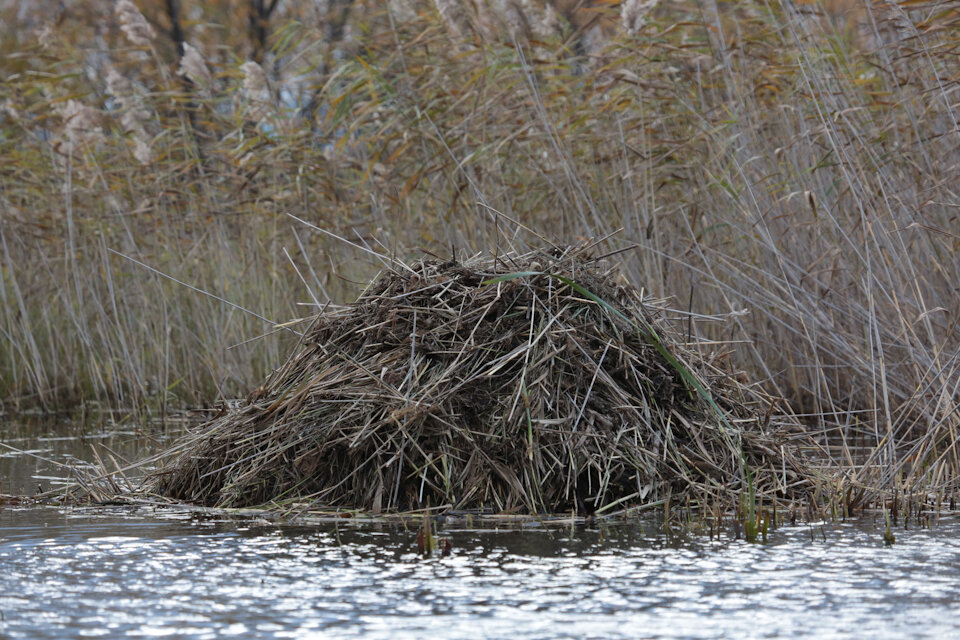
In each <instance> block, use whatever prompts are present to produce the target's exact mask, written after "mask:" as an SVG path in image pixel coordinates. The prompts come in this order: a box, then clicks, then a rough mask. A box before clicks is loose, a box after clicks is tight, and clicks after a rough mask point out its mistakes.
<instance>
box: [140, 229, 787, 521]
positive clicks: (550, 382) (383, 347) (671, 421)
mask: <svg viewBox="0 0 960 640" xmlns="http://www.w3.org/2000/svg"><path fill="white" fill-rule="evenodd" d="M705 348H706V347H704V346H703V345H697V344H692V345H691V344H685V342H684V341H683V339H682V338H681V336H679V335H676V334H675V332H673V331H672V330H671V329H670V327H669V326H668V325H667V323H666V321H665V319H664V307H663V304H662V303H661V302H657V301H653V300H649V299H644V297H643V295H642V293H641V291H639V290H638V289H635V288H633V287H630V286H625V285H623V284H621V283H619V282H618V280H617V278H616V276H615V274H614V273H613V271H612V270H611V269H608V267H607V266H606V265H605V262H604V261H603V260H602V259H601V258H597V257H595V256H593V255H592V253H591V248H590V246H589V245H581V246H579V247H576V248H567V249H559V248H554V249H551V250H548V251H535V252H531V253H528V254H525V255H516V254H508V255H501V256H499V257H494V258H489V257H475V258H472V259H470V260H467V261H465V262H457V261H454V260H451V261H447V262H444V261H441V260H421V261H420V262H418V263H415V264H412V265H407V264H403V263H399V262H397V263H392V264H391V266H390V268H388V269H386V270H385V271H384V272H383V273H382V274H381V275H380V276H379V277H378V278H377V279H376V280H374V281H373V282H372V283H371V284H370V286H369V287H368V288H367V290H366V292H365V293H364V294H363V295H362V296H360V298H359V299H358V300H357V301H356V302H355V303H353V304H350V305H347V306H344V307H338V308H335V309H328V310H326V311H324V312H323V313H321V314H319V315H318V316H317V317H316V318H315V320H314V324H313V325H312V327H311V329H310V330H309V331H308V332H307V334H306V335H305V336H304V339H303V341H302V343H301V345H300V347H299V349H298V352H297V353H296V354H295V355H294V356H293V357H291V358H290V359H289V361H288V362H287V363H286V364H285V365H284V366H283V367H282V368H280V369H278V370H277V371H275V372H274V373H273V374H272V375H271V376H270V377H269V378H268V379H267V381H266V382H265V384H264V385H263V386H261V387H260V388H258V389H257V390H256V391H254V392H253V393H252V394H251V395H250V396H249V397H248V398H247V400H246V401H245V402H244V403H242V404H241V406H240V407H238V408H237V409H235V410H233V411H230V412H226V413H224V414H223V415H221V416H219V417H217V418H215V419H213V420H212V421H210V422H208V423H207V424H205V425H203V426H202V427H201V428H200V429H199V431H198V432H196V433H195V434H193V435H192V436H191V437H189V438H188V439H187V440H185V441H184V442H182V443H180V444H179V445H178V446H177V447H175V448H174V450H173V452H172V453H171V456H172V457H171V458H170V459H168V461H167V463H166V464H165V465H162V467H161V469H160V470H159V471H158V472H157V473H156V475H155V476H154V479H153V485H154V486H153V488H154V489H155V490H156V491H158V492H160V493H162V494H165V495H167V496H169V497H172V498H175V499H179V500H185V501H189V502H194V503H200V504H205V505H217V506H252V505H258V504H264V503H270V502H279V501H286V500H297V501H304V500H312V501H313V502H314V503H315V504H317V505H323V506H335V507H349V508H362V509H367V510H370V511H372V512H374V513H378V512H381V511H383V510H408V509H415V508H421V507H424V506H427V505H432V506H434V507H436V506H442V505H449V506H450V507H453V508H457V509H466V508H487V509H494V510H497V511H509V510H520V511H527V512H533V513H544V512H558V511H561V510H567V509H571V508H575V509H580V510H586V511H587V512H592V511H593V510H600V511H604V510H605V508H609V507H610V506H612V505H614V504H617V505H619V504H622V505H624V506H627V505H631V504H650V503H652V502H655V501H658V500H665V499H667V498H668V496H673V497H674V499H676V500H681V499H684V496H691V495H692V496H694V498H695V499H703V498H705V497H723V496H724V495H727V496H729V495H739V494H738V493H737V492H739V491H741V490H746V489H747V488H748V487H747V485H748V484H749V489H750V490H751V491H760V492H767V493H770V494H773V493H775V492H776V493H778V494H779V495H784V494H785V493H788V492H791V491H793V490H795V489H796V488H797V487H798V486H802V485H803V484H804V482H805V480H804V475H803V473H802V470H801V467H800V466H799V465H798V464H796V463H795V462H794V458H793V454H791V453H789V451H790V450H789V449H786V448H785V445H784V438H783V436H784V430H785V429H786V428H788V427H791V426H793V425H792V423H791V422H790V421H788V420H786V419H783V418H775V417H774V418H773V419H772V416H774V414H775V399H773V398H771V397H769V396H767V395H764V394H763V393H761V392H759V391H758V390H757V389H756V388H754V387H751V386H749V385H746V384H744V383H742V382H741V381H740V380H739V379H738V378H737V377H736V376H734V375H732V374H731V373H730V372H729V371H727V370H726V369H725V368H724V367H723V366H721V365H720V364H719V362H720V360H721V358H720V357H719V356H709V355H705V354H704V349H705Z"/></svg>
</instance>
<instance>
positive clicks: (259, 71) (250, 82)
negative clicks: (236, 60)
mask: <svg viewBox="0 0 960 640" xmlns="http://www.w3.org/2000/svg"><path fill="white" fill-rule="evenodd" d="M240 70H241V71H243V90H244V92H245V93H246V94H247V97H248V98H251V99H262V98H263V94H264V93H266V91H267V74H266V73H265V72H264V71H263V67H261V66H260V65H259V64H257V63H256V62H254V61H253V60H250V61H248V62H244V63H243V64H242V65H240Z"/></svg>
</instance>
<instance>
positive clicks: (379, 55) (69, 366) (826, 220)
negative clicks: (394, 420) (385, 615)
mask: <svg viewBox="0 0 960 640" xmlns="http://www.w3.org/2000/svg"><path fill="white" fill-rule="evenodd" d="M37 4H38V6H39V4H40V3H37ZM135 4H136V5H137V6H138V7H139V8H140V9H141V10H143V11H145V12H146V13H147V14H148V17H149V21H150V22H151V23H152V24H161V23H162V22H163V18H162V16H160V17H158V16H159V14H158V13H157V12H158V11H160V10H161V9H160V7H159V5H155V4H153V3H147V2H143V3H135ZM308 4H310V5H311V6H312V3H297V2H290V3H282V6H283V9H282V10H283V11H290V12H291V13H288V14H286V15H287V16H288V17H292V18H296V21H294V22H289V23H286V24H285V23H283V22H282V16H280V15H279V14H278V15H276V16H274V17H273V20H274V22H273V23H272V25H271V29H272V32H270V33H268V34H266V41H268V42H269V45H268V46H266V47H263V48H261V49H260V51H261V52H262V53H263V56H262V61H263V62H264V64H263V66H262V67H261V69H262V70H263V71H264V75H263V76H261V75H260V74H257V73H256V70H255V69H254V67H246V68H245V66H246V62H247V61H246V57H247V56H246V52H248V51H250V49H249V48H248V45H247V44H245V43H244V42H243V41H241V40H239V39H238V38H241V37H245V34H246V30H245V28H244V27H243V25H236V24H233V23H232V22H231V21H232V20H235V19H236V16H234V15H226V14H215V13H209V12H213V11H216V6H219V5H208V6H205V7H204V8H201V9H200V10H201V11H204V12H205V13H204V14H203V18H204V20H203V22H204V23H210V24H223V25H226V26H227V27H229V28H226V29H200V28H199V27H195V26H190V27H183V25H181V27H183V28H182V29H181V32H182V35H183V37H184V38H185V39H186V41H187V42H189V43H190V45H191V47H193V48H194V49H195V50H196V51H197V52H200V54H201V55H202V57H204V58H205V59H203V60H201V62H202V63H203V64H204V65H205V70H204V69H202V68H201V67H199V66H197V64H196V60H195V58H193V57H191V60H192V61H193V64H186V62H187V60H186V59H183V60H181V58H180V54H179V52H178V51H177V48H176V43H172V42H170V41H169V40H168V39H165V37H166V36H165V35H164V34H163V32H162V31H159V30H157V31H156V33H155V34H154V35H153V36H151V35H150V34H149V33H142V31H144V30H143V29H141V30H140V31H136V32H135V33H136V35H137V36H140V37H145V38H147V40H146V41H143V40H141V41H140V43H139V44H138V43H137V42H134V41H133V40H132V39H130V38H129V37H128V36H129V34H125V33H124V31H123V29H121V28H120V27H121V25H120V23H119V22H117V21H118V17H117V16H116V15H115V14H113V13H110V12H108V13H106V14H101V13H98V12H97V11H91V12H89V13H85V12H84V11H83V7H86V6H87V5H84V4H83V2H77V3H71V5H72V6H74V7H76V10H75V13H73V14H71V19H70V20H64V21H61V22H59V23H56V24H54V23H50V24H49V25H44V24H42V23H41V22H37V23H34V24H19V23H18V22H17V21H18V20H19V19H21V18H22V16H28V17H29V16H30V15H33V14H31V13H30V11H22V12H21V11H19V9H18V8H17V7H13V8H10V9H8V10H9V11H11V12H13V13H10V14H9V15H8V16H6V18H7V19H5V20H4V21H3V24H4V25H7V27H6V28H9V29H10V31H9V32H8V33H5V34H4V37H3V38H0V47H3V50H4V52H5V53H9V54H11V55H6V56H4V57H3V58H2V63H0V64H2V65H4V67H3V68H4V72H5V73H4V76H5V82H4V84H3V85H2V86H0V101H2V102H3V107H4V109H3V119H2V122H0V127H2V131H3V135H2V136H0V159H2V163H0V166H3V167H4V169H3V171H2V172H0V185H2V203H0V204H2V207H0V210H2V219H0V220H2V222H0V262H2V265H3V269H2V288H0V293H2V296H3V301H4V304H3V312H2V316H0V323H2V328H3V334H2V339H3V340H4V341H5V342H4V348H3V349H0V386H2V389H3V397H4V401H5V404H6V405H7V406H12V407H21V408H24V407H30V406H38V405H39V406H43V407H46V408H54V407H69V406H73V405H74V404H75V403H78V402H86V403H88V404H96V403H102V404H103V405H105V406H122V407H134V408H139V409H141V410H144V411H149V412H154V411H156V412H163V411H164V409H165V408H166V407H167V406H168V405H171V406H173V405H183V404H185V403H186V404H200V403H203V402H205V401H207V400H208V399H209V398H211V397H218V396H223V397H233V396H236V395H239V394H240V393H242V392H243V390H244V389H246V388H249V386H250V385H252V384H254V383H255V381H256V380H258V379H259V377H260V375H261V372H262V371H265V370H269V368H270V367H272V366H274V365H275V364H276V363H277V362H280V361H281V360H282V358H283V355H284V354H285V353H286V352H287V349H288V348H289V347H290V346H291V345H292V342H293V339H294V338H295V336H292V334H291V333H290V332H289V331H286V330H281V331H276V323H282V322H283V321H284V320H286V319H287V318H290V317H301V316H304V315H310V313H312V312H313V311H315V310H316V309H318V308H320V307H321V306H322V305H323V304H325V303H326V302H327V301H328V298H332V299H334V300H336V301H342V300H347V299H351V298H352V297H353V296H354V295H355V294H356V292H357V289H356V287H355V285H353V284H351V283H353V282H363V281H366V280H367V279H368V278H369V277H370V276H371V275H372V274H373V272H374V271H375V269H376V265H371V264H368V263H365V262H364V261H363V260H362V259H360V258H361V256H362V253H361V252H354V251H353V250H352V249H350V250H347V249H345V248H344V246H343V245H342V244H339V243H337V242H336V241H332V240H330V239H329V238H327V237H326V236H323V235H319V234H314V233H312V232H310V231H309V230H308V229H307V228H305V227H303V226H300V225H299V223H294V222H292V221H291V219H290V218H288V217H286V215H285V214H286V213H288V212H290V213H293V214H294V215H296V216H297V217H298V218H301V219H304V220H307V221H309V222H311V223H312V224H315V225H317V226H319V227H322V228H325V229H328V230H332V231H334V232H336V233H338V234H339V235H345V236H349V237H350V238H351V240H353V241H355V242H357V244H359V245H364V244H367V245H369V246H371V247H374V248H376V249H377V250H378V251H382V252H383V253H386V254H391V255H392V254H398V255H410V254H412V253H414V251H412V250H410V248H411V247H420V246H424V247H426V248H427V249H429V250H431V251H433V252H435V253H438V254H439V253H443V254H446V253H449V249H448V247H449V245H450V244H454V245H455V246H457V247H459V248H461V249H462V248H464V247H470V248H473V249H481V248H483V249H485V248H488V247H495V246H498V244H500V243H502V242H503V234H504V233H506V234H508V235H509V237H511V238H515V240H514V241H515V243H516V244H517V245H518V246H520V247H522V246H523V244H524V243H527V242H529V241H530V240H531V238H532V235H531V234H527V233H526V232H525V231H523V230H522V228H518V227H517V226H516V225H514V224H513V223H511V222H509V221H508V219H507V218H506V217H498V216H496V215H493V214H492V213H491V212H490V210H488V209H485V208H483V207H482V206H479V205H477V204H476V203H477V202H484V203H486V204H488V205H490V206H492V207H493V208H495V209H497V210H499V211H503V212H504V213H505V214H506V215H507V216H509V217H510V218H512V219H514V220H520V221H522V222H523V223H524V224H525V225H527V226H528V227H530V228H533V229H534V230H535V231H537V232H538V233H541V234H543V233H547V234H549V235H551V236H558V237H559V238H560V239H565V238H571V237H576V236H584V237H586V236H594V237H601V236H603V235H605V234H607V233H609V232H612V231H614V230H616V229H618V228H620V227H623V228H624V232H623V234H622V236H621V237H622V238H623V239H624V242H636V243H639V244H641V245H642V246H643V248H644V250H643V251H640V252H636V253H633V254H624V255H623V256H621V258H622V261H623V264H624V267H625V269H626V272H627V275H628V277H629V279H630V280H631V281H632V282H636V283H641V284H642V285H643V286H644V287H646V288H647V289H648V290H650V291H651V292H653V293H654V294H656V295H658V296H671V295H676V296H677V297H678V299H679V300H681V301H683V302H678V303H677V304H676V305H675V306H677V307H681V306H684V307H686V306H689V308H690V309H692V311H693V312H694V313H696V314H697V315H696V316H695V318H696V319H697V320H696V322H694V323H693V324H692V326H691V332H692V333H693V335H694V336H696V337H699V338H710V339H720V340H724V341H731V340H732V341H736V342H737V344H738V345H739V346H738V347H736V353H735V354H733V356H732V357H733V358H735V360H736V362H738V363H742V366H743V367H744V368H745V369H746V370H747V372H748V374H749V377H750V378H751V379H754V380H764V381H766V384H768V385H769V386H770V388H771V390H773V392H775V393H777V394H779V395H782V396H784V397H785V398H787V400H788V401H789V403H790V405H791V406H792V407H793V409H794V410H795V411H796V412H797V413H799V414H803V415H804V416H805V420H807V421H808V422H809V425H810V428H811V429H812V430H814V431H815V432H818V433H819V434H820V435H821V441H822V442H821V444H822V445H823V446H824V448H823V452H824V454H825V458H826V466H825V468H828V469H837V468H840V467H842V468H843V469H844V470H845V471H844V473H843V474H841V475H840V477H841V483H842V484H843V487H842V488H841V489H839V490H838V491H839V495H843V494H845V493H846V491H847V488H848V487H849V488H851V489H852V490H853V491H854V492H857V491H861V490H865V491H868V492H872V495H877V492H878V491H883V492H886V493H887V494H890V493H892V492H894V491H899V489H898V488H897V486H898V483H899V484H902V485H903V486H904V487H905V490H906V491H907V492H913V491H919V490H921V489H924V488H927V489H930V490H932V491H934V492H935V493H941V492H949V491H951V490H953V489H954V488H955V487H956V479H957V477H958V476H960V458H958V453H957V451H956V448H955V447H954V443H955V442H956V440H957V438H956V434H957V429H958V427H960V425H958V414H957V411H956V408H957V400H958V390H957V388H956V386H955V385H954V384H952V381H955V380H957V379H958V373H960V372H958V361H957V360H956V358H955V357H954V354H956V353H957V350H958V339H960V338H958V334H957V332H956V331H955V330H954V328H953V323H952V318H955V317H957V316H958V315H960V308H958V305H960V300H958V298H957V296H956V295H955V291H954V287H955V283H956V282H957V281H960V265H958V258H957V254H958V248H960V238H958V236H957V234H956V233H955V231H954V229H955V228H956V224H955V221H956V219H955V215H956V214H955V207H954V206H953V204H952V203H953V202H954V201H955V200H956V196H955V193H953V191H952V189H951V186H950V185H951V182H950V180H948V179H946V177H947V176H952V175H954V174H955V173H956V171H955V167H956V164H957V161H958V152H957V149H958V148H960V147H958V145H957V144H956V136H957V132H956V125H955V123H956V121H957V117H956V115H957V114H956V109H955V107H954V106H953V105H955V103H956V101H955V100H953V99H952V97H951V96H952V92H953V91H954V88H953V87H954V84H953V83H954V82H955V81H954V80H953V78H956V77H957V76H958V73H960V70H958V69H957V65H958V64H960V62H958V59H957V57H956V56H955V55H953V53H952V46H953V45H952V36H951V34H952V30H951V28H950V25H951V24H952V21H953V20H954V19H955V16H956V13H957V3H955V2H948V3H940V4H938V5H937V7H938V10H937V12H929V11H928V10H927V8H925V7H924V6H922V5H915V4H911V5H909V6H904V5H896V6H895V5H892V4H889V5H888V4H883V5H880V4H877V3H868V4H864V5H863V7H864V11H865V12H866V14H862V15H859V16H857V17H856V19H855V20H854V19H853V18H844V19H845V20H847V23H846V25H843V24H841V23H840V22H838V21H836V20H839V18H837V16H827V15H822V16H818V15H816V9H815V7H813V6H812V5H810V4H805V3H799V4H796V5H794V4H790V3H783V4H781V3H760V2H740V3H735V5H734V6H731V5H730V3H718V9H719V11H718V12H701V11H700V10H699V5H698V4H697V3H694V2H684V1H681V2H676V3H669V4H668V3H661V6H658V7H657V8H655V9H653V10H651V11H649V12H648V13H646V14H643V15H638V16H633V17H631V20H630V25H629V27H628V29H627V31H629V32H630V33H622V32H618V27H616V24H617V23H618V20H617V16H612V17H611V19H604V21H603V24H602V28H600V29H599V30H593V29H588V28H587V27H585V26H584V25H583V24H581V23H578V22H577V19H575V17H570V19H569V20H570V22H569V24H568V25H567V26H564V24H563V22H564V20H565V18H564V16H560V30H559V32H557V33H556V34H554V35H549V34H539V35H537V34H534V35H533V36H531V39H525V38H526V36H524V37H521V38H517V42H518V46H516V47H515V46H514V45H513V39H512V38H506V37H504V38H503V39H502V40H501V39H499V38H500V36H497V35H496V34H497V33H498V30H500V29H501V27H496V26H495V27H496V28H494V29H493V30H490V29H489V28H488V27H486V26H483V25H481V24H479V23H475V22H476V19H475V18H471V17H469V16H466V18H469V19H464V20H460V21H459V22H456V24H457V25H458V28H461V30H462V31H463V32H462V33H461V34H460V36H461V37H460V38H459V39H456V34H455V33H453V32H452V31H453V28H452V27H451V26H450V24H451V23H450V21H449V20H448V19H447V18H448V16H444V15H438V14H437V13H435V12H434V9H433V8H432V5H430V4H428V3H416V2H414V3H410V4H409V5H407V4H405V5H404V6H407V7H408V8H411V11H406V10H404V11H399V10H398V9H397V6H396V4H397V3H392V4H391V7H392V8H393V13H392V14H389V15H388V14H387V13H385V12H384V11H383V10H382V9H381V10H377V9H375V8H372V7H367V6H360V5H358V6H357V7H355V10H354V11H351V12H350V14H349V16H347V17H346V20H347V22H342V21H340V20H341V18H342V17H343V16H339V15H338V16H332V15H330V16H322V17H320V18H311V17H310V15H309V14H308V9H309V7H308V6H307V5H308ZM378 6H381V7H382V5H378ZM450 6H451V7H454V8H456V6H457V5H456V4H455V3H454V4H451V5H450ZM90 7H92V5H90ZM727 9H730V10H729V11H728V10H727ZM601 13H602V12H601ZM461 17H464V16H461ZM834 18H836V20H835V21H834V22H831V19H834ZM477 19H478V18H477ZM131 20H133V19H132V18H130V17H129V16H128V18H127V25H134V22H135V21H133V22H132V21H131ZM317 20H319V21H317ZM198 24H199V23H198ZM96 25H107V26H112V27H116V28H110V29H107V30H106V31H102V30H101V31H97V30H96V29H95V28H94V27H95V26H96ZM611 25H613V26H611ZM33 27H45V28H42V29H40V32H39V34H38V35H37V36H36V37H37V39H34V37H35V36H34V33H35V32H34V29H33ZM580 27H584V28H583V29H580ZM588 32H589V35H590V38H587V35H588ZM95 33H100V34H101V35H100V36H97V39H95V38H94V37H93V34H95ZM344 34H349V35H350V37H349V38H345V37H343V36H344ZM478 34H479V35H478ZM151 38H153V39H151ZM588 39H589V42H587V40H588ZM101 42H102V43H103V44H102V45H101V44H98V43H101ZM91 51H96V52H97V54H96V55H88V53H89V52H91ZM111 69H113V70H114V71H115V72H116V73H115V74H114V75H113V76H111V74H110V70H111ZM181 69H182V70H183V75H178V73H177V72H178V70H181ZM111 78H113V81H112V82H111ZM264 78H265V82H263V81H262V80H264ZM120 79H126V80H127V83H124V82H122V81H121V80H120ZM510 234H515V235H510ZM378 243H383V245H385V246H380V245H379V244H378ZM111 250H115V251H118V252H120V253H122V254H124V255H126V256H129V257H132V258H134V259H136V260H138V261H140V262H142V263H144V264H148V265H150V266H151V267H154V268H156V269H157V270H158V271H160V272H163V273H167V274H170V275H172V276H174V277H176V278H177V279H178V280H180V281H182V282H187V283H189V284H190V285H192V286H195V287H197V288H200V289H203V290H206V291H210V292H212V293H215V294H216V295H218V296H220V297H222V298H225V299H228V300H230V301H231V302H232V303H235V304H237V305H239V306H241V307H243V308H246V309H249V310H251V311H254V312H256V313H257V314H258V315H259V316H262V317H266V318H269V320H270V321H272V322H264V321H263V320H261V319H258V318H257V317H255V316H253V315H250V314H247V313H244V312H242V311H239V310H238V309H237V308H235V307H231V306H228V305H225V304H223V303H222V302H220V301H218V300H214V299H212V298H206V297H203V296H201V295H198V294H197V293H196V292H195V291H191V290H189V289H186V288H184V287H183V286H182V285H179V284H177V283H175V282H173V281H171V280H168V279H166V278H164V277H163V276H161V275H158V274H157V273H155V272H150V271H145V270H144V269H143V268H142V267H139V266H137V264H136V263H133V262H131V261H129V260H127V259H125V258H123V257H121V256H119V255H117V254H116V253H112V251H111ZM684 303H686V304H684ZM304 305H306V306H304ZM261 334H269V335H268V336H267V337H266V338H265V339H262V340H251V338H253V337H255V336H259V335H261Z"/></svg>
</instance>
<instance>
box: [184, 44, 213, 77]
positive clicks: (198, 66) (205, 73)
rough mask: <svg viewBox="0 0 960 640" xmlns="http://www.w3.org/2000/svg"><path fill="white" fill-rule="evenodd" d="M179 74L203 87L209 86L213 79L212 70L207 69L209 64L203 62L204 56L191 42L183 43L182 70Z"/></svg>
mask: <svg viewBox="0 0 960 640" xmlns="http://www.w3.org/2000/svg"><path fill="white" fill-rule="evenodd" d="M177 73H178V74H180V75H181V76H184V77H185V78H188V79H189V80H190V81H191V82H193V83H194V84H196V85H199V86H201V87H206V86H208V85H209V84H210V82H211V80H212V79H213V77H212V76H211V75H210V70H209V69H207V63H206V62H204V61H203V56H202V55H201V54H200V52H199V51H198V50H197V48H196V47H194V46H193V45H192V44H190V43H189V42H184V43H183V56H182V57H181V58H180V68H179V69H178V70H177Z"/></svg>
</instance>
